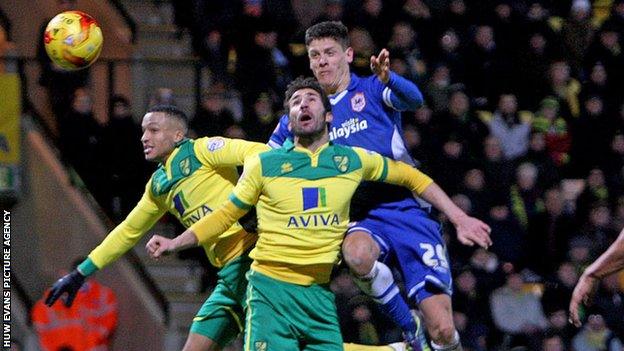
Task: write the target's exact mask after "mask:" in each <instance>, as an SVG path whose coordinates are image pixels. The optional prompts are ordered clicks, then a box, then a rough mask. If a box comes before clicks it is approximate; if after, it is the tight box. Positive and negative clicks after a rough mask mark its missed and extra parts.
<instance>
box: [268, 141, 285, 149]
mask: <svg viewBox="0 0 624 351" xmlns="http://www.w3.org/2000/svg"><path fill="white" fill-rule="evenodd" d="M267 145H269V146H270V147H271V148H272V149H279V148H280V147H282V145H280V144H278V143H277V142H275V141H273V140H269V142H268V143H267Z"/></svg>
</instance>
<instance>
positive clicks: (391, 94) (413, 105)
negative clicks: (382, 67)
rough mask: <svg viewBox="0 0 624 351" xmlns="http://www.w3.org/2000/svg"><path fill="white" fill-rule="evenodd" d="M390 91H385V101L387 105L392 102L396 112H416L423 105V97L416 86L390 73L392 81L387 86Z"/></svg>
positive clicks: (391, 105)
mask: <svg viewBox="0 0 624 351" xmlns="http://www.w3.org/2000/svg"><path fill="white" fill-rule="evenodd" d="M387 86H388V88H389V90H384V91H383V99H384V102H385V103H386V104H388V102H390V107H392V108H394V109H395V110H399V111H405V110H410V111H414V110H416V109H417V108H419V107H420V106H422V104H423V95H422V93H421V92H420V90H419V89H418V87H417V86H416V84H414V83H412V82H410V81H409V80H407V79H405V78H403V77H401V76H400V75H398V74H396V73H394V72H390V80H389V81H388V84H387Z"/></svg>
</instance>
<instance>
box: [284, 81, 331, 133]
mask: <svg viewBox="0 0 624 351" xmlns="http://www.w3.org/2000/svg"><path fill="white" fill-rule="evenodd" d="M288 106H289V114H288V117H289V121H290V126H291V128H292V132H293V134H294V135H295V136H298V137H311V136H315V135H322V134H323V133H324V132H326V130H327V123H329V122H330V121H331V113H327V111H326V110H325V106H323V101H322V99H321V95H320V94H319V93H318V92H317V91H316V90H314V89H310V88H305V89H300V90H297V91H296V92H295V93H294V94H293V95H292V96H291V98H290V100H288Z"/></svg>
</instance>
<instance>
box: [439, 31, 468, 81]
mask: <svg viewBox="0 0 624 351" xmlns="http://www.w3.org/2000/svg"><path fill="white" fill-rule="evenodd" d="M461 43H462V42H461V38H460V37H459V35H458V34H457V32H456V31H455V30H453V29H447V30H446V31H445V32H444V33H442V34H441V35H440V37H439V39H438V47H437V48H436V50H435V51H434V55H435V56H434V60H432V61H433V62H436V63H439V64H444V65H446V66H447V67H448V68H449V69H450V74H451V81H452V82H465V80H466V78H465V77H466V72H465V67H466V66H465V62H464V58H463V57H462V55H461V52H460V46H461Z"/></svg>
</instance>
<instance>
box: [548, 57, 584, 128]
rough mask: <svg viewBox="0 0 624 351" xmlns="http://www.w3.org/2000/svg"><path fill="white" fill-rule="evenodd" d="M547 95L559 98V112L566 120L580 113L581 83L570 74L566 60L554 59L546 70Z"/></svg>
mask: <svg viewBox="0 0 624 351" xmlns="http://www.w3.org/2000/svg"><path fill="white" fill-rule="evenodd" d="M548 85H549V88H550V91H549V92H548V94H549V95H551V96H555V97H556V98H557V99H559V107H560V112H561V114H562V115H563V117H564V118H565V119H566V120H567V121H572V120H574V119H576V118H577V117H578V116H579V115H580V114H581V107H580V103H579V93H580V92H581V84H580V83H579V81H578V80H576V79H574V78H572V76H571V75H570V65H569V64H568V63H567V62H566V61H561V60H559V61H555V62H553V63H551V64H550V69H549V71H548Z"/></svg>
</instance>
